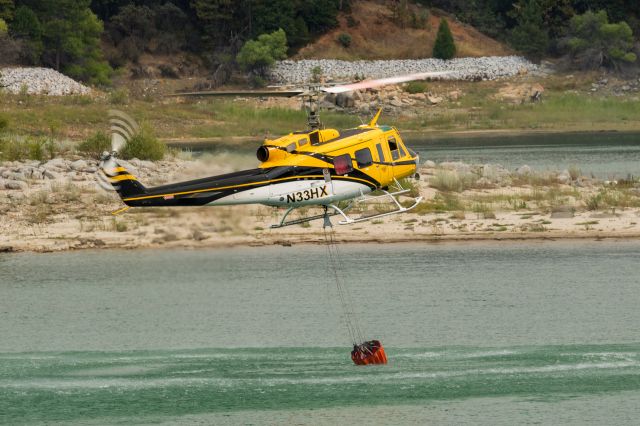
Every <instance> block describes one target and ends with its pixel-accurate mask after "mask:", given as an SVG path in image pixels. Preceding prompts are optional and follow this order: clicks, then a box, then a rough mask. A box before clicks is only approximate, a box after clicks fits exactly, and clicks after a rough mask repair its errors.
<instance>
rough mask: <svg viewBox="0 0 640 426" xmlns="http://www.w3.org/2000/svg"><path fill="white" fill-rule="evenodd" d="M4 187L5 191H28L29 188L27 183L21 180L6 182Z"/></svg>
mask: <svg viewBox="0 0 640 426" xmlns="http://www.w3.org/2000/svg"><path fill="white" fill-rule="evenodd" d="M4 187H5V189H14V190H21V191H26V190H27V188H28V186H27V183H26V182H23V181H20V180H6V181H4Z"/></svg>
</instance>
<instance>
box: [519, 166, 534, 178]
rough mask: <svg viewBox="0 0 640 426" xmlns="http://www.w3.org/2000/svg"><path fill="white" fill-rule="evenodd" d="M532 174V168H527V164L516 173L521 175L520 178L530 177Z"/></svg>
mask: <svg viewBox="0 0 640 426" xmlns="http://www.w3.org/2000/svg"><path fill="white" fill-rule="evenodd" d="M531 172H532V170H531V167H529V166H527V165H526V164H525V165H524V166H520V167H518V168H517V169H516V173H517V174H519V175H520V176H528V175H530V174H531Z"/></svg>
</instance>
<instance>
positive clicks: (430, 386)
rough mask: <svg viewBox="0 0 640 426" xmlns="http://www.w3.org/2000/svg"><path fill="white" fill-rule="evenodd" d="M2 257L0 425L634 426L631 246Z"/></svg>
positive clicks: (635, 302)
mask: <svg viewBox="0 0 640 426" xmlns="http://www.w3.org/2000/svg"><path fill="white" fill-rule="evenodd" d="M339 251H340V253H341V258H342V260H343V265H344V269H343V277H344V279H345V282H346V283H347V285H348V288H349V290H350V292H351V294H352V295H353V297H354V298H355V300H356V301H357V307H356V311H357V315H358V318H359V320H360V324H361V325H362V327H363V328H364V330H365V333H366V335H367V337H368V338H379V339H380V340H382V342H383V343H384V345H385V347H386V350H387V353H388V356H389V364H388V365H386V366H370V367H357V366H354V365H353V364H352V363H351V361H350V359H349V350H350V343H351V342H350V341H349V339H348V337H347V333H346V330H345V326H344V322H343V316H342V312H341V308H340V304H339V303H338V298H337V294H336V288H335V283H334V282H332V281H331V280H330V279H329V278H327V277H329V276H330V275H329V273H328V272H329V271H328V268H327V265H326V251H325V248H324V247H322V246H293V247H279V246H277V247H263V248H233V249H210V250H161V251H158V250H141V251H85V252H69V253H52V254H51V253H50V254H2V255H0V295H1V298H0V424H56V423H57V424H132V423H133V424H141V423H142V424H149V423H154V424H264V423H267V424H290V423H295V424H344V423H353V422H364V421H366V423H367V424H415V423H421V424H423V423H432V424H504V425H512V424H523V423H524V424H530V423H537V424H540V423H542V424H576V425H582V424H609V425H611V424H637V421H638V420H637V419H638V418H639V417H640V404H639V403H638V401H640V310H639V309H638V306H640V288H639V280H638V275H639V274H638V273H639V272H640V266H638V259H640V242H626V241H625V242H617V241H600V242H598V241H588V242H586V241H585V242H545V243H526V244H525V243H509V244H505V243H473V244H446V245H439V244H420V245H416V244H384V245H373V244H372V245H343V246H340V247H339Z"/></svg>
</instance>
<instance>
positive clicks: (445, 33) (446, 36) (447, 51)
mask: <svg viewBox="0 0 640 426" xmlns="http://www.w3.org/2000/svg"><path fill="white" fill-rule="evenodd" d="M454 56H456V45H455V42H454V41H453V35H452V34H451V30H450V29H449V23H448V22H447V20H446V19H444V18H442V19H441V20H440V26H439V27H438V34H437V35H436V41H435V43H434V44H433V57H434V58H438V59H444V60H448V59H451V58H453V57H454Z"/></svg>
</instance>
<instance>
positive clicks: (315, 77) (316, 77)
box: [311, 65, 322, 83]
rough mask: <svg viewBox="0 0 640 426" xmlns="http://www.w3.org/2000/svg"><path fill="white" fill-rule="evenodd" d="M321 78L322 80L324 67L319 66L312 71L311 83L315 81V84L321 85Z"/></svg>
mask: <svg viewBox="0 0 640 426" xmlns="http://www.w3.org/2000/svg"><path fill="white" fill-rule="evenodd" d="M321 78H322V67H321V66H319V65H318V66H315V67H313V69H312V70H311V81H313V82H314V83H319V82H320V79H321Z"/></svg>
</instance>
